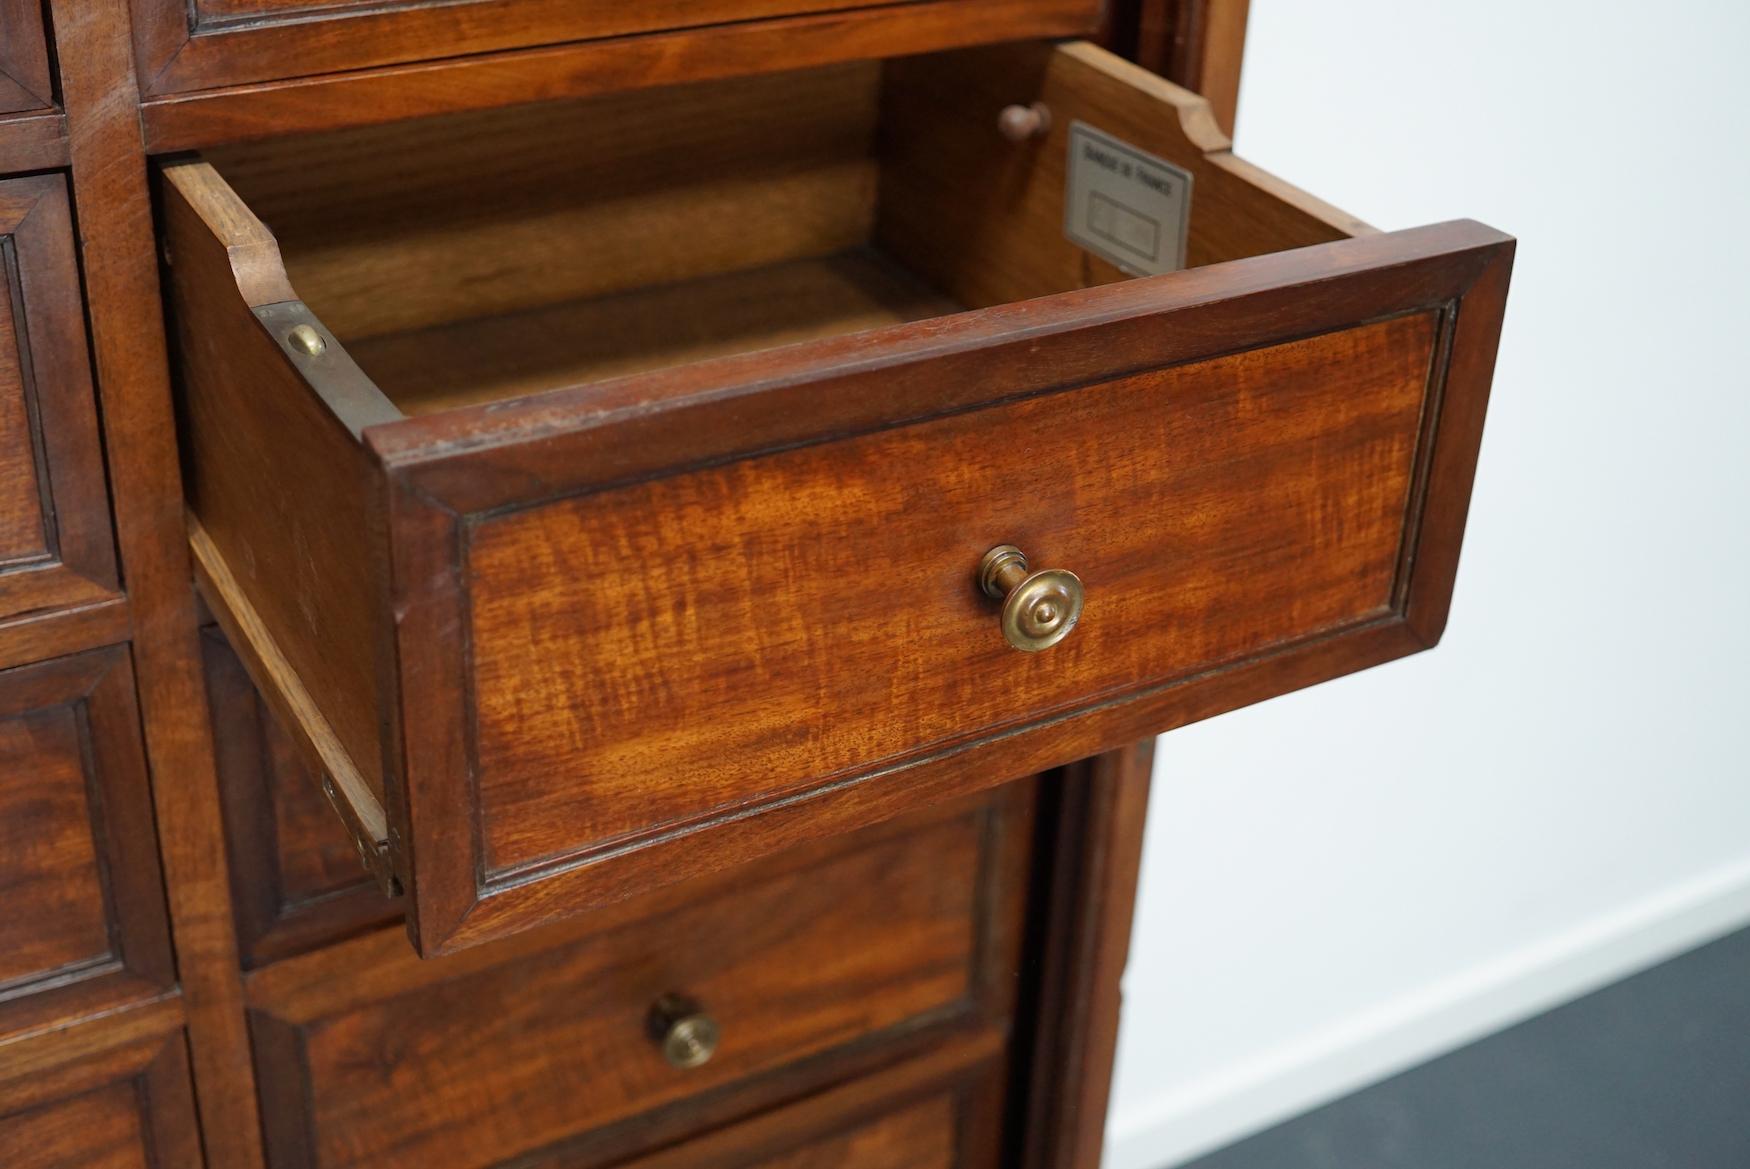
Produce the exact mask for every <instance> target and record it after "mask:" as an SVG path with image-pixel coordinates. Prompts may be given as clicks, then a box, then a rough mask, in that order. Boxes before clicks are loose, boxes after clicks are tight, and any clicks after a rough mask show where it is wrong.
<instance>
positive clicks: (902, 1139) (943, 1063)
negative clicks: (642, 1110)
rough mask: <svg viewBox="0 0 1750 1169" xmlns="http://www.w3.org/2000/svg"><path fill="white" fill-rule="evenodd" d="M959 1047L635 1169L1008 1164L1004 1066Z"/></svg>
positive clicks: (980, 1047) (958, 1168) (972, 1168)
mask: <svg viewBox="0 0 1750 1169" xmlns="http://www.w3.org/2000/svg"><path fill="white" fill-rule="evenodd" d="M992 1047H993V1044H992V1043H991V1042H990V1040H989V1039H988V1038H984V1039H982V1040H980V1039H975V1040H972V1041H970V1042H967V1043H963V1044H958V1045H951V1046H948V1047H946V1048H945V1049H943V1050H940V1051H936V1052H932V1053H930V1054H929V1055H928V1056H925V1057H922V1058H919V1059H917V1060H913V1061H911V1062H909V1063H906V1064H902V1065H900V1066H899V1067H896V1068H892V1069H888V1070H886V1071H883V1072H880V1073H877V1074H873V1075H870V1076H867V1077H864V1078H863V1079H860V1080H857V1081H855V1082H853V1083H850V1084H847V1085H845V1086H843V1087H841V1088H837V1089H835V1090H833V1091H830V1092H823V1093H821V1094H820V1095H819V1096H817V1097H813V1098H811V1099H809V1100H806V1101H804V1102H802V1103H799V1104H794V1105H790V1106H789V1107H786V1108H780V1109H777V1110H775V1111H773V1112H770V1113H767V1114H766V1115H764V1116H761V1117H759V1118H757V1119H755V1120H751V1121H747V1122H744V1123H742V1124H738V1125H734V1126H732V1127H729V1128H726V1129H723V1130H721V1131H718V1132H715V1133H712V1134H711V1135H709V1136H706V1137H702V1138H699V1139H697V1140H693V1141H688V1142H685V1143H683V1144H680V1145H676V1146H674V1147H671V1148H667V1149H664V1150H663V1151H661V1152H660V1153H655V1154H651V1155H649V1156H646V1157H641V1158H638V1159H637V1160H633V1161H628V1162H624V1165H625V1167H626V1169H696V1167H698V1166H704V1165H708V1166H711V1167H712V1169H979V1167H983V1166H994V1165H997V1164H999V1163H1000V1162H999V1156H1000V1153H1001V1147H1002V1145H1001V1136H1002V1130H1001V1124H1000V1111H999V1110H998V1106H997V1102H998V1101H1000V1099H1001V1091H1002V1084H1001V1077H1002V1071H1003V1067H1004V1065H1003V1063H1002V1061H1001V1060H1000V1059H999V1058H996V1055H997V1053H996V1052H995V1051H993V1050H992Z"/></svg>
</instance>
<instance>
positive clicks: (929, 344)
mask: <svg viewBox="0 0 1750 1169" xmlns="http://www.w3.org/2000/svg"><path fill="white" fill-rule="evenodd" d="M1511 254H1512V248H1511V243H1510V241H1506V240H1504V239H1503V238H1502V237H1500V236H1498V235H1497V234H1496V233H1493V232H1490V231H1488V230H1487V229H1483V228H1480V227H1477V226H1475V225H1464V224H1459V225H1450V226H1448V227H1442V228H1428V229H1421V230H1419V231H1416V232H1405V233H1399V234H1398V235H1395V236H1375V237H1369V238H1364V239H1357V240H1352V241H1346V242H1343V243H1338V244H1332V245H1329V246H1328V247H1326V248H1321V249H1308V250H1306V251H1304V252H1298V253H1297V252H1289V253H1285V254H1283V255H1281V256H1272V257H1267V258H1264V259H1260V260H1256V261H1242V262H1240V263H1236V264H1229V265H1216V266H1213V267H1210V268H1204V269H1199V270H1196V271H1193V272H1188V273H1183V274H1180V275H1178V276H1170V277H1159V278H1156V279H1154V280H1138V281H1132V282H1130V283H1127V284H1119V285H1112V286H1107V287H1104V288H1098V289H1089V290H1086V291H1084V292H1081V293H1072V294H1065V295H1063V296H1058V297H1052V298H1046V299H1042V300H1038V301H1031V302H1026V303H1022V304H1017V305H1014V306H1010V307H1007V308H1003V309H993V310H988V311H987V312H985V313H982V314H976V315H972V314H969V315H967V316H964V317H961V318H950V319H949V320H948V321H944V322H940V323H931V324H927V325H919V326H910V327H907V328H904V329H895V330H890V331H887V332H885V333H881V334H869V335H868V339H867V340H864V339H860V338H857V337H849V338H844V339H839V340H834V341H829V342H823V343H820V344H818V345H816V346H811V347H807V348H803V347H796V348H793V349H790V350H778V351H774V352H773V353H772V355H771V356H769V357H766V356H762V355H750V356H748V357H744V358H727V359H722V360H720V361H716V362H706V363H701V364H699V365H696V366H692V367H682V368H681V369H678V370H675V371H667V372H664V373H661V374H652V375H647V376H642V377H633V378H627V379H624V380H622V381H620V382H617V383H607V384H606V385H604V386H601V387H595V388H591V389H589V390H579V391H576V392H575V394H573V392H572V391H556V392H554V393H551V394H548V395H544V396H542V397H539V398H531V399H528V400H527V401H526V404H505V405H503V406H495V407H481V408H478V409H475V408H469V409H462V410H456V411H452V412H450V413H448V414H444V415H436V416H432V417H430V418H415V419H410V420H407V421H404V422H396V423H391V424H387V425H383V426H379V427H375V428H373V429H372V430H369V431H367V432H366V436H365V437H366V441H367V443H369V444H370V445H371V446H372V447H373V448H374V449H375V451H376V453H377V456H378V457H379V458H381V459H383V460H384V462H385V463H386V464H387V466H388V469H389V476H390V501H389V515H388V519H387V526H388V527H389V529H390V541H391V557H392V561H393V564H392V568H391V570H390V571H391V573H392V575H393V578H394V580H395V581H396V582H397V583H396V586H395V591H396V593H397V595H396V597H395V601H394V604H395V606H396V614H397V629H396V641H397V651H396V652H397V660H398V662H399V666H400V678H399V681H400V687H401V690H400V694H399V704H400V705H399V711H398V719H399V727H398V729H399V731H400V733H401V735H402V736H403V737H402V738H401V739H400V741H398V742H396V743H395V744H394V745H393V746H394V749H395V753H396V754H397V755H398V756H399V757H400V758H401V759H402V760H403V761H404V766H405V768H406V770H405V774H404V775H403V776H401V777H399V782H398V783H392V784H391V785H390V798H391V800H392V801H393V800H396V799H402V800H404V804H403V814H404V815H405V816H406V817H407V823H408V825H409V831H410V833H411V839H412V844H413V847H412V854H413V856H414V857H415V858H417V863H418V865H419V866H421V867H420V868H418V869H415V870H411V871H410V872H409V873H408V874H406V876H408V877H410V878H411V882H412V888H413V908H414V914H415V919H416V920H415V925H416V932H417V936H418V937H419V940H420V944H421V945H422V946H423V947H425V948H426V949H428V950H432V949H442V948H446V947H450V946H455V945H460V944H468V943H470V942H472V941H476V940H479V939H481V938H484V937H489V936H491V935H492V934H494V933H496V932H500V931H503V930H507V929H515V928H520V927H521V925H523V924H526V923H527V920H528V919H527V918H526V916H525V914H526V912H527V911H528V909H530V908H531V905H530V904H529V901H528V899H529V898H530V897H531V889H532V888H538V887H541V886H542V885H550V888H547V889H544V890H543V894H542V895H543V896H552V895H556V894H557V891H558V890H559V889H561V888H565V889H569V890H571V891H572V894H573V895H576V896H579V897H583V898H589V899H611V898H613V897H615V896H623V895H625V894H626V893H627V892H632V891H636V889H637V888H638V887H640V886H641V885H644V884H645V883H648V882H650V881H652V880H660V879H665V878H664V874H666V879H676V878H677V877H679V876H680V875H682V874H683V873H685V872H687V871H696V870H693V869H690V867H689V866H690V865H692V864H693V863H694V861H695V860H696V859H697V858H700V857H709V856H713V855H716V856H722V855H725V854H723V853H717V854H712V853H710V852H708V851H701V845H702V843H703V842H704V841H705V840H707V839H710V840H715V841H717V842H718V843H719V845H720V846H721V847H723V848H727V849H728V850H730V853H736V852H739V851H740V850H742V849H752V850H756V851H763V850H767V849H769V848H770V847H774V846H777V845H780V844H781V843H782V842H783V841H784V840H785V839H787V838H792V837H791V834H793V833H797V832H804V831H807V832H819V831H827V830H833V829H835V828H839V827H844V826H851V825H854V824H855V823H857V822H859V820H862V822H867V819H866V818H868V817H874V816H878V815H879V814H880V811H879V810H880V809H881V808H883V807H887V808H891V807H903V806H905V805H906V804H907V803H915V802H917V801H919V800H921V799H927V798H931V796H932V793H936V794H939V793H943V792H945V791H955V790H961V791H964V790H966V789H967V788H969V787H976V786H979V785H981V784H985V783H991V782H997V781H1000V780H1001V779H1003V778H1005V776H1006V775H1012V774H1015V773H1017V772H1019V773H1026V772H1028V771H1035V770H1040V769H1042V768H1045V767H1049V766H1053V765H1057V764H1061V763H1064V762H1067V761H1068V760H1070V759H1073V758H1076V757H1078V756H1080V755H1087V754H1093V753H1096V752H1098V751H1100V750H1104V749H1107V748H1110V747H1112V746H1114V745H1116V743H1118V742H1122V741H1126V740H1128V739H1134V738H1136V737H1138V736H1140V735H1144V734H1151V733H1156V732H1159V731H1162V730H1166V729H1169V728H1170V727H1172V726H1174V725H1178V724H1179V723H1182V722H1184V721H1188V720H1190V719H1193V718H1198V717H1206V716H1207V715H1208V714H1213V713H1217V712H1219V711H1220V710H1224V709H1231V708H1232V707H1233V706H1236V705H1243V704H1244V703H1245V702H1248V701H1256V700H1258V699H1260V698H1263V697H1268V696H1269V695H1271V694H1274V693H1280V692H1281V691H1282V690H1284V689H1291V688H1294V687H1296V686H1300V685H1307V684H1310V683H1312V682H1315V681H1320V680H1323V679H1324V678H1326V677H1330V676H1332V675H1334V674H1336V673H1342V672H1346V671H1348V670H1352V669H1357V668H1360V667H1362V666H1365V665H1371V664H1373V663H1375V662H1378V661H1381V660H1384V659H1386V658H1389V657H1394V656H1398V655H1400V654H1403V653H1406V652H1412V651H1413V650H1415V649H1419V648H1423V647H1425V646H1426V645H1428V644H1430V643H1431V641H1432V640H1433V639H1435V638H1438V636H1439V632H1440V630H1441V628H1443V626H1444V621H1445V613H1446V606H1447V603H1448V600H1449V598H1450V590H1451V584H1452V573H1453V571H1454V568H1455V557H1456V552H1457V547H1458V540H1459V536H1460V533H1461V532H1462V524H1463V516H1464V509H1465V505H1466V503H1467V501H1468V496H1469V485H1470V476H1471V474H1472V471H1473V469H1474V466H1475V457H1476V450H1477V443H1478V441H1479V439H1480V429H1481V419H1482V411H1483V406H1484V403H1485V402H1486V399H1487V390H1488V383H1489V376H1490V373H1491V369H1492V362H1493V355H1494V347H1495V338H1496V336H1497V335H1498V330H1499V323H1500V309H1501V297H1502V295H1503V294H1504V290H1505V280H1506V273H1507V271H1508V267H1509V265H1510V261H1511ZM1473 288H1476V289H1481V290H1482V293H1481V295H1480V296H1476V297H1474V299H1472V289H1473ZM573 411H575V412H573ZM501 436H502V437H501ZM749 448H751V449H749ZM762 449H764V450H767V451H771V450H774V449H775V450H776V451H777V453H770V454H760V453H759V452H760V451H761V450H762ZM433 452H437V453H436V454H435V455H434V454H433ZM677 472H678V473H677ZM534 485H538V488H537V487H535V486H534ZM532 494H545V495H547V496H549V497H550V501H549V502H542V503H538V504H534V505H533V506H531V501H530V500H529V496H530V495H532ZM554 497H556V498H554ZM1002 544H1013V545H1018V546H1020V547H1021V548H1022V550H1023V551H1024V552H1026V553H1027V554H1028V555H1029V556H1031V557H1033V558H1034V564H1035V565H1036V566H1037V567H1041V568H1061V569H1067V570H1069V571H1071V572H1074V573H1077V574H1079V575H1080V577H1081V578H1082V580H1083V581H1084V583H1085V588H1086V596H1087V601H1086V609H1085V613H1084V614H1083V616H1082V618H1081V623H1080V625H1078V626H1077V627H1076V628H1075V629H1074V631H1073V632H1072V633H1071V634H1070V635H1069V636H1068V638H1067V639H1065V640H1064V641H1063V642H1062V643H1061V644H1059V645H1056V646H1055V647H1053V648H1051V649H1048V650H1046V651H1045V652H1042V653H1020V652H1017V651H1016V650H1014V649H1012V648H1010V647H1009V645H1008V644H1007V643H1006V642H1005V640H1004V635H1003V634H1002V633H1001V632H1000V621H999V606H998V605H996V604H995V603H994V602H992V601H991V600H989V599H987V598H986V597H985V596H983V595H982V594H981V593H980V591H979V587H978V585H977V583H976V579H975V578H976V575H977V567H978V565H979V563H980V559H981V557H982V556H983V554H984V553H985V552H986V550H988V549H990V548H992V547H994V546H997V545H1002ZM458 629H460V630H465V631H466V636H463V637H457V635H456V631H457V630H458ZM458 699H460V701H459V702H458ZM446 708H447V709H448V710H451V711H456V712H457V713H456V714H447V713H446V714H444V715H443V717H442V718H441V719H440V718H438V717H436V716H434V712H440V711H445V710H446ZM827 712H830V713H827ZM1072 718H1073V719H1074V721H1071V719H1072ZM1030 728H1049V730H1048V731H1042V733H1041V734H1039V735H1036V736H1032V737H1031V738H1029V737H1028V736H1026V735H1022V734H1021V733H1020V732H1022V731H1023V730H1028V729H1030ZM981 760H984V761H987V762H984V763H981V762H980V761H981ZM991 761H994V762H991ZM1009 768H1012V769H1013V770H1006V769H1009ZM865 780H873V781H874V782H869V783H865V782H863V781H865ZM756 813H757V814H756ZM743 855H746V854H745V853H744V854H743ZM446 856H447V857H450V858H453V859H450V860H447V861H445V860H439V859H438V858H440V857H446ZM533 878H539V879H538V880H533Z"/></svg>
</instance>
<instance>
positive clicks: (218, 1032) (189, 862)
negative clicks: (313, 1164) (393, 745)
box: [49, 0, 261, 1169]
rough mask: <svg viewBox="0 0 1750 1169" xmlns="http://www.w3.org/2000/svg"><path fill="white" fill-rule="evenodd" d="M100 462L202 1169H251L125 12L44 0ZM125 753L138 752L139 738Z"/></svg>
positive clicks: (216, 821)
mask: <svg viewBox="0 0 1750 1169" xmlns="http://www.w3.org/2000/svg"><path fill="white" fill-rule="evenodd" d="M49 8H50V12H51V14H52V18H53V26H54V29H55V35H56V45H57V52H56V57H57V59H58V60H59V61H60V62H61V63H62V64H63V66H65V68H63V71H62V74H61V97H62V101H63V103H64V105H65V108H66V113H67V125H68V137H69V154H70V161H71V164H72V176H71V181H72V187H73V194H74V203H75V212H76V215H75V218H76V219H77V221H78V224H79V231H80V235H81V239H82V240H84V241H86V246H84V247H83V248H82V249H81V252H80V263H81V267H82V274H83V276H84V287H85V298H86V310H87V320H88V321H89V322H90V328H91V348H92V359H93V366H94V369H95V372H96V375H97V382H98V392H99V398H100V401H101V404H102V420H103V429H104V438H105V454H106V458H107V461H108V467H109V480H110V488H111V492H112V499H113V501H114V512H115V521H116V536H117V545H118V549H119V553H120V561H121V575H122V578H123V580H124V581H125V583H126V586H127V589H128V597H129V604H130V607H131V610H132V614H133V624H132V632H133V638H134V641H133V662H134V669H135V682H136V688H137V692H138V697H139V706H140V713H141V716H142V721H143V727H141V728H139V730H140V731H141V732H143V735H142V737H143V741H144V745H145V750H146V754H147V759H148V763H149V766H150V768H151V772H152V780H153V783H152V787H151V795H152V802H153V810H154V812H155V814H156V815H155V818H156V822H157V830H158V842H159V852H160V856H161V858H162V867H163V871H164V879H165V880H164V889H165V895H166V898H167V900H168V902H169V907H170V917H171V925H172V930H173V934H174V942H175V951H176V974H177V980H178V983H179V985H180V987H181V992H182V1001H183V1004H184V1006H185V1007H186V1011H185V1018H186V1023H187V1028H188V1048H187V1050H188V1052H189V1065H190V1068H191V1070H192V1072H193V1075H194V1081H195V1092H196V1099H197V1101H198V1107H199V1110H200V1113H201V1115H202V1117H203V1118H204V1120H205V1122H206V1123H205V1128H204V1131H203V1132H202V1134H201V1140H200V1152H199V1153H198V1154H197V1153H190V1152H187V1151H186V1149H184V1150H182V1151H179V1152H177V1153H176V1154H175V1155H174V1156H167V1157H166V1158H165V1159H164V1160H165V1161H166V1162H167V1163H169V1164H191V1163H194V1161H195V1159H196V1157H202V1158H204V1161H205V1164H206V1166H207V1169H257V1167H258V1166H259V1165H260V1164H261V1151H260V1149H261V1146H260V1137H259V1131H260V1130H259V1125H258V1123H257V1118H256V1106H255V1093H254V1090H253V1087H254V1085H253V1084H252V1083H251V1082H250V1077H249V1076H247V1075H245V1074H242V1072H241V1069H242V1068H244V1067H246V1066H247V1065H248V1059H249V1048H248V1033H247V1030H246V1027H245V1024H244V1018H243V1011H242V988H241V986H240V984H239V981H238V977H237V948H236V936H235V933H234V931H233V927H232V914H231V907H230V893H229V888H228V877H227V873H226V868H225V840H224V834H223V829H222V827H221V821H220V811H219V802H218V792H217V786H216V784H215V782H214V776H213V766H212V745H211V741H210V739H209V737H208V732H207V729H206V697H205V692H204V688H203V686H202V684H201V676H200V660H199V656H198V649H197V643H196V635H195V623H194V603H193V597H192V595H191V591H190V589H189V567H188V555H187V543H186V539H187V537H186V528H185V525H184V522H183V505H182V484H181V481H180V475H179V469H178V457H177V450H176V420H175V417H174V414H173V412H172V409H171V403H170V386H169V363H168V357H167V353H166V345H165V334H164V320H163V316H162V312H161V307H160V300H159V288H158V265H157V256H156V240H155V237H154V231H153V224H152V209H151V201H150V196H149V193H148V191H147V187H146V161H145V157H144V154H143V151H142V147H141V142H140V123H139V114H138V110H137V108H136V105H135V102H136V99H137V95H138V91H137V89H136V86H135V78H134V72H133V62H132V55H131V53H130V51H129V22H128V6H127V4H126V3H125V2H124V0H50V6H49ZM135 741H136V742H139V741H141V740H140V739H139V738H137V739H136V740H135Z"/></svg>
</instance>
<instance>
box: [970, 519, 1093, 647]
mask: <svg viewBox="0 0 1750 1169" xmlns="http://www.w3.org/2000/svg"><path fill="white" fill-rule="evenodd" d="M978 587H979V588H981V589H983V590H984V593H985V595H986V596H988V597H993V598H995V599H996V600H999V601H1001V602H1002V603H1003V636H1004V637H1006V638H1008V639H1009V644H1010V645H1012V646H1014V647H1015V648H1016V649H1018V650H1024V651H1025V652H1027V653H1038V652H1039V651H1040V650H1042V649H1050V648H1051V647H1052V646H1054V645H1056V644H1057V643H1058V642H1060V641H1062V640H1063V639H1064V638H1066V637H1068V636H1069V631H1070V630H1072V629H1074V628H1075V627H1076V622H1077V621H1079V620H1081V617H1082V582H1081V580H1080V579H1079V578H1078V577H1077V576H1076V574H1075V573H1073V572H1069V571H1066V570H1065V569H1062V568H1044V569H1040V570H1039V571H1038V572H1029V571H1027V558H1026V557H1025V556H1023V555H1022V554H1021V550H1020V549H1019V548H1017V547H1015V546H1014V545H1013V544H998V545H997V546H996V547H995V548H992V549H991V550H990V551H989V552H986V553H985V554H984V558H983V559H982V560H980V561H979V562H978Z"/></svg>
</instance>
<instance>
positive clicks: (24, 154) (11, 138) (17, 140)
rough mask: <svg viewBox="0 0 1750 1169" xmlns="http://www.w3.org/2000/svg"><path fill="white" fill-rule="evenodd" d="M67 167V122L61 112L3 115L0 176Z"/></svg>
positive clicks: (0, 135)
mask: <svg viewBox="0 0 1750 1169" xmlns="http://www.w3.org/2000/svg"><path fill="white" fill-rule="evenodd" d="M66 165H67V119H66V117H65V116H64V115H62V114H61V112H60V111H59V110H43V111H38V112H35V113H28V114H0V173H15V172H19V171H31V170H47V169H49V168H51V167H57V166H66Z"/></svg>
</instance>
